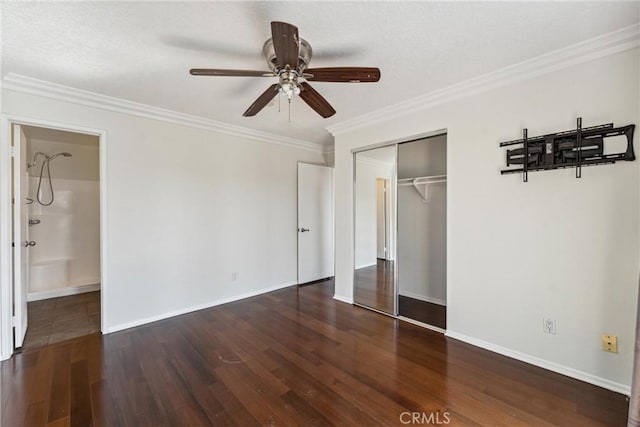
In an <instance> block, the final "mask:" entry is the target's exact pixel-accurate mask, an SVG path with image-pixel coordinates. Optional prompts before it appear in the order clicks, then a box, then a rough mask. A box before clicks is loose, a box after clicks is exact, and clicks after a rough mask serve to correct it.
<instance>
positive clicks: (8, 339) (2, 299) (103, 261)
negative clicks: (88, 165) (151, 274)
mask: <svg viewBox="0 0 640 427" xmlns="http://www.w3.org/2000/svg"><path fill="white" fill-rule="evenodd" d="M13 124H17V125H21V126H39V127H45V128H49V129H55V130H61V131H68V132H76V133H84V134H89V135H95V136H97V137H98V138H99V156H100V287H101V292H100V306H101V309H100V316H101V319H100V329H101V330H102V331H106V330H107V306H108V298H107V292H106V289H107V288H108V284H109V280H108V270H107V266H108V263H107V248H108V244H107V239H108V234H107V230H108V227H107V222H108V221H107V212H108V209H107V201H108V198H107V131H106V130H102V129H94V128H89V127H85V126H80V125H75V124H67V123H60V122H54V121H48V120H41V119H36V118H32V117H24V116H15V115H10V114H0V130H1V133H0V360H6V359H8V358H10V357H11V355H12V354H13V325H12V323H13V308H12V305H13V283H12V280H11V277H12V266H11V264H12V261H11V255H12V247H11V242H12V236H11V218H12V216H11V212H12V209H13V206H12V201H11V194H12V189H11V159H12V156H11V127H12V125H13Z"/></svg>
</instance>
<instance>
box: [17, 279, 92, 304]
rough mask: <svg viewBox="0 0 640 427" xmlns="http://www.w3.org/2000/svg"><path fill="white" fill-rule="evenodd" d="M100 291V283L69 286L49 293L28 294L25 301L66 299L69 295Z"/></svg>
mask: <svg viewBox="0 0 640 427" xmlns="http://www.w3.org/2000/svg"><path fill="white" fill-rule="evenodd" d="M99 290H100V283H95V284H93V285H81V286H70V287H68V288H61V289H53V290H51V291H41V292H29V293H28V294H27V301H29V302H31V301H39V300H43V299H49V298H59V297H66V296H69V295H77V294H84V293H86V292H94V291H99Z"/></svg>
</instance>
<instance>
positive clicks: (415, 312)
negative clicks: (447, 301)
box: [398, 295, 447, 330]
mask: <svg viewBox="0 0 640 427" xmlns="http://www.w3.org/2000/svg"><path fill="white" fill-rule="evenodd" d="M398 314H399V315H400V316H404V317H408V318H409V319H413V320H417V321H418V322H422V323H426V324H427V325H432V326H436V327H438V328H440V329H444V330H446V329H447V307H446V306H444V305H439V304H434V303H432V302H427V301H422V300H419V299H415V298H409V297H407V296H404V295H398Z"/></svg>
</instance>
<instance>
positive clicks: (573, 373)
mask: <svg viewBox="0 0 640 427" xmlns="http://www.w3.org/2000/svg"><path fill="white" fill-rule="evenodd" d="M445 336H446V337H449V338H453V339H456V340H458V341H463V342H465V343H467V344H471V345H473V346H476V347H480V348H484V349H485V350H489V351H492V352H494V353H499V354H502V355H503V356H507V357H510V358H512V359H517V360H520V361H522V362H525V363H528V364H530V365H534V366H538V367H540V368H544V369H547V370H549V371H553V372H557V373H559V374H562V375H566V376H568V377H571V378H575V379H577V380H580V381H584V382H586V383H589V384H593V385H597V386H598V387H602V388H606V389H607V390H611V391H615V392H617V393H622V394H624V395H627V396H629V395H630V394H631V386H628V385H625V384H621V383H617V382H615V381H611V380H608V379H606V378H602V377H598V376H596V375H593V374H590V373H588V372H584V371H580V370H578V369H574V368H570V367H568V366H564V365H560V364H558V363H555V362H551V361H549V360H545V359H540V358H538V357H535V356H531V355H529V354H525V353H521V352H519V351H515V350H511V349H509V348H506V347H502V346H499V345H497V344H493V343H490V342H487V341H483V340H480V339H477V338H473V337H470V336H467V335H464V334H460V333H458V332H454V331H447V332H445Z"/></svg>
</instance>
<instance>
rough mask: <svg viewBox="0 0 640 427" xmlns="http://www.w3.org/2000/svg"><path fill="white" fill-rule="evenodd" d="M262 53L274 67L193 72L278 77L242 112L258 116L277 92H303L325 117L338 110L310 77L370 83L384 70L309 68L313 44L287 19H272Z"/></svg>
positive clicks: (195, 70) (194, 71)
mask: <svg viewBox="0 0 640 427" xmlns="http://www.w3.org/2000/svg"><path fill="white" fill-rule="evenodd" d="M262 53H263V55H264V57H265V59H266V60H267V65H268V66H269V70H270V71H253V70H224V69H215V68H193V69H191V70H190V71H189V72H190V73H191V75H193V76H237V77H278V79H279V82H278V83H275V84H273V85H271V86H269V88H268V89H267V90H266V91H264V92H263V93H262V95H260V96H259V97H258V99H256V100H255V101H254V102H253V104H251V106H250V107H249V108H248V109H247V111H245V112H244V114H242V115H243V116H245V117H249V116H255V115H256V114H258V113H259V112H260V110H262V109H263V108H264V107H265V106H266V105H267V104H268V103H269V102H270V101H271V100H272V99H273V98H274V97H275V96H276V95H278V94H283V95H285V96H286V97H287V99H288V101H289V103H291V98H293V97H294V96H295V95H299V96H300V98H302V100H303V101H304V102H306V103H307V104H308V105H309V106H310V107H311V108H312V109H313V110H314V111H315V112H316V113H318V114H320V115H321V116H322V117H323V118H327V117H331V116H333V115H334V114H335V113H336V110H334V109H333V107H332V106H331V104H329V103H328V102H327V100H326V99H324V98H323V97H322V95H320V94H319V93H318V92H316V90H315V89H313V88H312V87H311V85H310V84H309V83H307V82H306V81H299V80H302V79H304V80H307V81H312V82H337V83H367V82H377V81H378V80H380V70H379V69H378V68H371V67H328V68H307V67H308V65H309V61H310V60H311V56H312V50H311V45H310V44H309V43H308V42H307V41H306V40H304V39H301V38H299V37H298V28H297V27H296V26H294V25H291V24H287V23H286V22H272V23H271V38H270V39H269V40H267V41H266V42H265V43H264V46H263V47H262Z"/></svg>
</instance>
